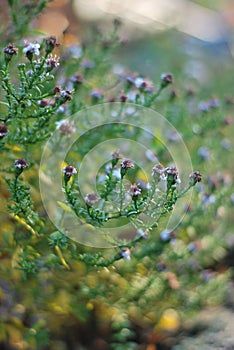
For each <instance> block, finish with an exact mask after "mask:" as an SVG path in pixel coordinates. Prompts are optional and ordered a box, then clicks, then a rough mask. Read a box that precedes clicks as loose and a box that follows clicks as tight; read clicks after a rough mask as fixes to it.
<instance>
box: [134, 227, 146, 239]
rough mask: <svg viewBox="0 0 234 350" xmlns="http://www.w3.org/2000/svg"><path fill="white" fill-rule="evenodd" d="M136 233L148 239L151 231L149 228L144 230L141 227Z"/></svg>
mask: <svg viewBox="0 0 234 350" xmlns="http://www.w3.org/2000/svg"><path fill="white" fill-rule="evenodd" d="M136 234H137V235H138V236H140V237H142V238H144V239H147V238H148V235H149V231H148V230H142V229H141V228H139V229H138V230H137V231H136Z"/></svg>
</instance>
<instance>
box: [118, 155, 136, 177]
mask: <svg viewBox="0 0 234 350" xmlns="http://www.w3.org/2000/svg"><path fill="white" fill-rule="evenodd" d="M120 167H121V169H120V171H121V177H122V178H123V177H124V175H126V173H127V171H128V170H129V169H134V163H133V162H132V161H131V160H130V159H126V158H125V159H123V160H122V162H121V165H120Z"/></svg>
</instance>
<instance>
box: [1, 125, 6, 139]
mask: <svg viewBox="0 0 234 350" xmlns="http://www.w3.org/2000/svg"><path fill="white" fill-rule="evenodd" d="M7 134H8V129H7V126H6V125H5V124H0V139H2V138H3V137H5V136H6V135H7Z"/></svg>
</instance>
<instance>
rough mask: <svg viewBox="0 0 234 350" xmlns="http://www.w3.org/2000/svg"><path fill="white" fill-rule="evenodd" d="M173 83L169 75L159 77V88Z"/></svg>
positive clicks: (164, 74)
mask: <svg viewBox="0 0 234 350" xmlns="http://www.w3.org/2000/svg"><path fill="white" fill-rule="evenodd" d="M172 83H173V75H172V74H171V73H163V74H162V75H161V88H162V89H163V88H165V87H166V86H167V85H169V84H172Z"/></svg>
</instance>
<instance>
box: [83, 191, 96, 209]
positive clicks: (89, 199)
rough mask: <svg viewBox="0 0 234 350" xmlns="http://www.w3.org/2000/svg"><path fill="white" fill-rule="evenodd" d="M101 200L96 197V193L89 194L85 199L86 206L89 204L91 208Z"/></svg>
mask: <svg viewBox="0 0 234 350" xmlns="http://www.w3.org/2000/svg"><path fill="white" fill-rule="evenodd" d="M99 199H100V198H99V197H98V196H97V195H96V193H88V194H87V195H86V196H85V198H84V200H85V202H86V204H88V205H89V206H90V207H91V206H92V205H94V204H96V203H97V202H99Z"/></svg>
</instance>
